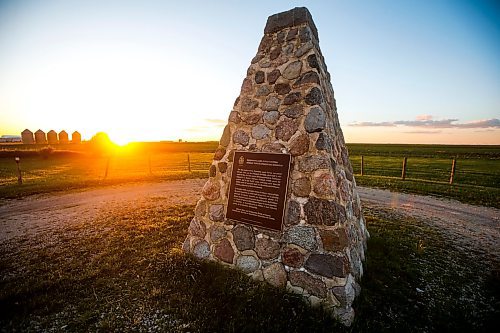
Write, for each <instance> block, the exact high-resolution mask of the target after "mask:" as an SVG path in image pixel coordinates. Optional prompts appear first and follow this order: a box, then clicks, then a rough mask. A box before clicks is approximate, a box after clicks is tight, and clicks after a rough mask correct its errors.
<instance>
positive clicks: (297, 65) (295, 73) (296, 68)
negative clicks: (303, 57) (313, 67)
mask: <svg viewBox="0 0 500 333" xmlns="http://www.w3.org/2000/svg"><path fill="white" fill-rule="evenodd" d="M301 70H302V61H300V60H297V61H294V62H291V63H290V64H288V66H286V68H285V69H284V70H283V73H282V74H281V75H283V77H284V78H286V79H288V80H293V79H296V78H297V77H299V75H300V71H301Z"/></svg>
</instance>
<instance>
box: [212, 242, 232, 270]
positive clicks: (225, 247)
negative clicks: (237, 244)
mask: <svg viewBox="0 0 500 333" xmlns="http://www.w3.org/2000/svg"><path fill="white" fill-rule="evenodd" d="M214 255H215V256H216V257H217V258H219V259H220V260H222V261H224V262H227V263H228V264H232V263H233V258H234V250H233V247H232V246H231V243H230V242H229V240H228V239H227V238H224V239H223V240H221V241H220V242H219V243H217V244H216V245H215V247H214Z"/></svg>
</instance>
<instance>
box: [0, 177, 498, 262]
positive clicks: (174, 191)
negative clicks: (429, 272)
mask: <svg viewBox="0 0 500 333" xmlns="http://www.w3.org/2000/svg"><path fill="white" fill-rule="evenodd" d="M204 183H205V180H204V179H189V180H180V181H171V182H163V183H151V184H128V185H120V186H113V187H107V188H100V189H92V190H86V191H81V192H71V193H63V194H50V195H41V196H31V197H27V198H23V199H20V200H8V201H5V202H3V203H1V204H0V242H4V241H8V240H10V239H12V238H14V237H16V236H29V235H33V234H37V233H40V232H44V231H50V230H51V229H54V228H58V227H60V226H62V225H64V224H69V223H75V222H80V221H83V220H85V219H89V218H91V217H92V216H95V215H96V214H97V213H98V212H99V211H100V210H101V209H103V208H109V207H110V206H115V205H117V206H119V205H121V204H123V203H125V202H132V201H141V200H149V199H158V200H166V201H168V202H169V203H171V204H172V205H178V204H190V205H191V204H195V203H196V201H197V200H198V198H199V196H200V190H201V187H202V186H203V184H204ZM358 191H359V193H360V196H361V200H362V202H363V206H364V207H368V208H372V209H381V210H389V211H391V212H394V213H397V214H402V215H407V216H412V217H415V218H419V219H421V220H423V221H424V222H425V223H427V224H430V225H433V226H435V227H437V228H439V229H440V230H442V231H443V232H444V233H445V234H447V236H448V237H451V238H452V239H453V240H455V241H457V242H459V243H460V244H462V245H463V246H464V247H466V248H468V249H471V250H474V251H480V252H482V253H486V254H487V255H488V256H492V259H494V261H496V262H500V210H499V209H495V208H489V207H479V206H471V205H467V204H463V203H460V202H457V201H453V200H445V199H437V198H434V197H429V196H419V195H411V194H404V193H396V192H390V191H387V190H379V189H371V188H364V187H358Z"/></svg>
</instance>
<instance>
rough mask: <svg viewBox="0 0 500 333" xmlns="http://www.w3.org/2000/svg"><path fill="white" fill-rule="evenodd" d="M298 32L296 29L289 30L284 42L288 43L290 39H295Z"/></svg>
mask: <svg viewBox="0 0 500 333" xmlns="http://www.w3.org/2000/svg"><path fill="white" fill-rule="evenodd" d="M298 31H299V29H297V28H293V29H290V31H288V34H287V35H286V40H287V41H290V40H292V39H295V38H296V37H297V32H298Z"/></svg>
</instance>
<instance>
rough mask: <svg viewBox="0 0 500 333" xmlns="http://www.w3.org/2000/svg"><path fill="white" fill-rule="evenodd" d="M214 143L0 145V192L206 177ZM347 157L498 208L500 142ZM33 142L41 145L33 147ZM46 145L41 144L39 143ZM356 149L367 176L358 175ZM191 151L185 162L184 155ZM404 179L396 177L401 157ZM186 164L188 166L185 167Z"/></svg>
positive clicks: (389, 180)
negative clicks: (106, 150) (48, 150)
mask: <svg viewBox="0 0 500 333" xmlns="http://www.w3.org/2000/svg"><path fill="white" fill-rule="evenodd" d="M216 146H217V143H216V142H208V143H137V144H131V145H129V146H127V147H124V148H119V149H117V150H116V151H114V152H113V154H110V155H109V156H108V155H100V154H96V153H95V152H94V153H93V154H92V150H91V149H90V147H87V148H85V147H86V146H85V145H79V146H78V145H77V146H76V147H77V148H78V149H76V151H68V150H67V149H69V148H71V147H75V145H66V146H62V147H58V149H59V148H60V149H62V150H57V151H55V152H53V153H52V154H49V155H47V156H46V157H47V158H42V156H40V155H39V154H38V153H37V151H33V150H31V151H30V150H28V149H29V148H30V147H31V148H33V146H29V145H17V147H19V149H18V151H15V149H14V148H13V147H16V145H9V146H8V147H9V149H6V148H5V147H0V148H2V149H3V150H0V198H14V197H22V196H26V195H30V194H37V193H47V192H53V191H58V190H68V189H77V188H86V187H92V186H103V185H110V184H117V183H124V182H137V181H159V180H168V179H183V178H199V177H202V178H204V177H206V175H207V171H208V168H209V165H210V163H211V161H212V158H213V153H212V152H213V151H214V150H215V148H216ZM348 147H349V150H350V156H351V163H352V166H353V169H354V173H355V175H356V181H357V183H358V184H360V185H364V186H371V187H379V188H385V189H389V190H395V191H404V192H409V193H417V194H432V195H436V196H442V197H447V198H452V199H456V200H459V201H462V202H467V203H472V204H478V205H485V206H493V207H498V208H500V201H499V200H498V197H499V196H500V147H498V146H439V145H360V144H350V145H348ZM37 148H40V147H38V146H37ZM42 148H43V147H42ZM17 155H19V156H21V164H20V165H21V170H22V173H23V180H24V183H23V185H22V186H19V185H18V184H17V168H16V164H15V162H14V156H17ZM361 155H363V156H364V175H363V176H361V175H360V173H361ZM188 156H189V161H188ZM405 156H406V157H407V158H408V159H407V173H406V180H405V181H402V180H401V166H402V160H403V157H405ZM453 158H458V160H457V167H456V174H455V177H454V183H453V185H449V179H450V170H451V161H452V159H453ZM189 170H191V172H189Z"/></svg>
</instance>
